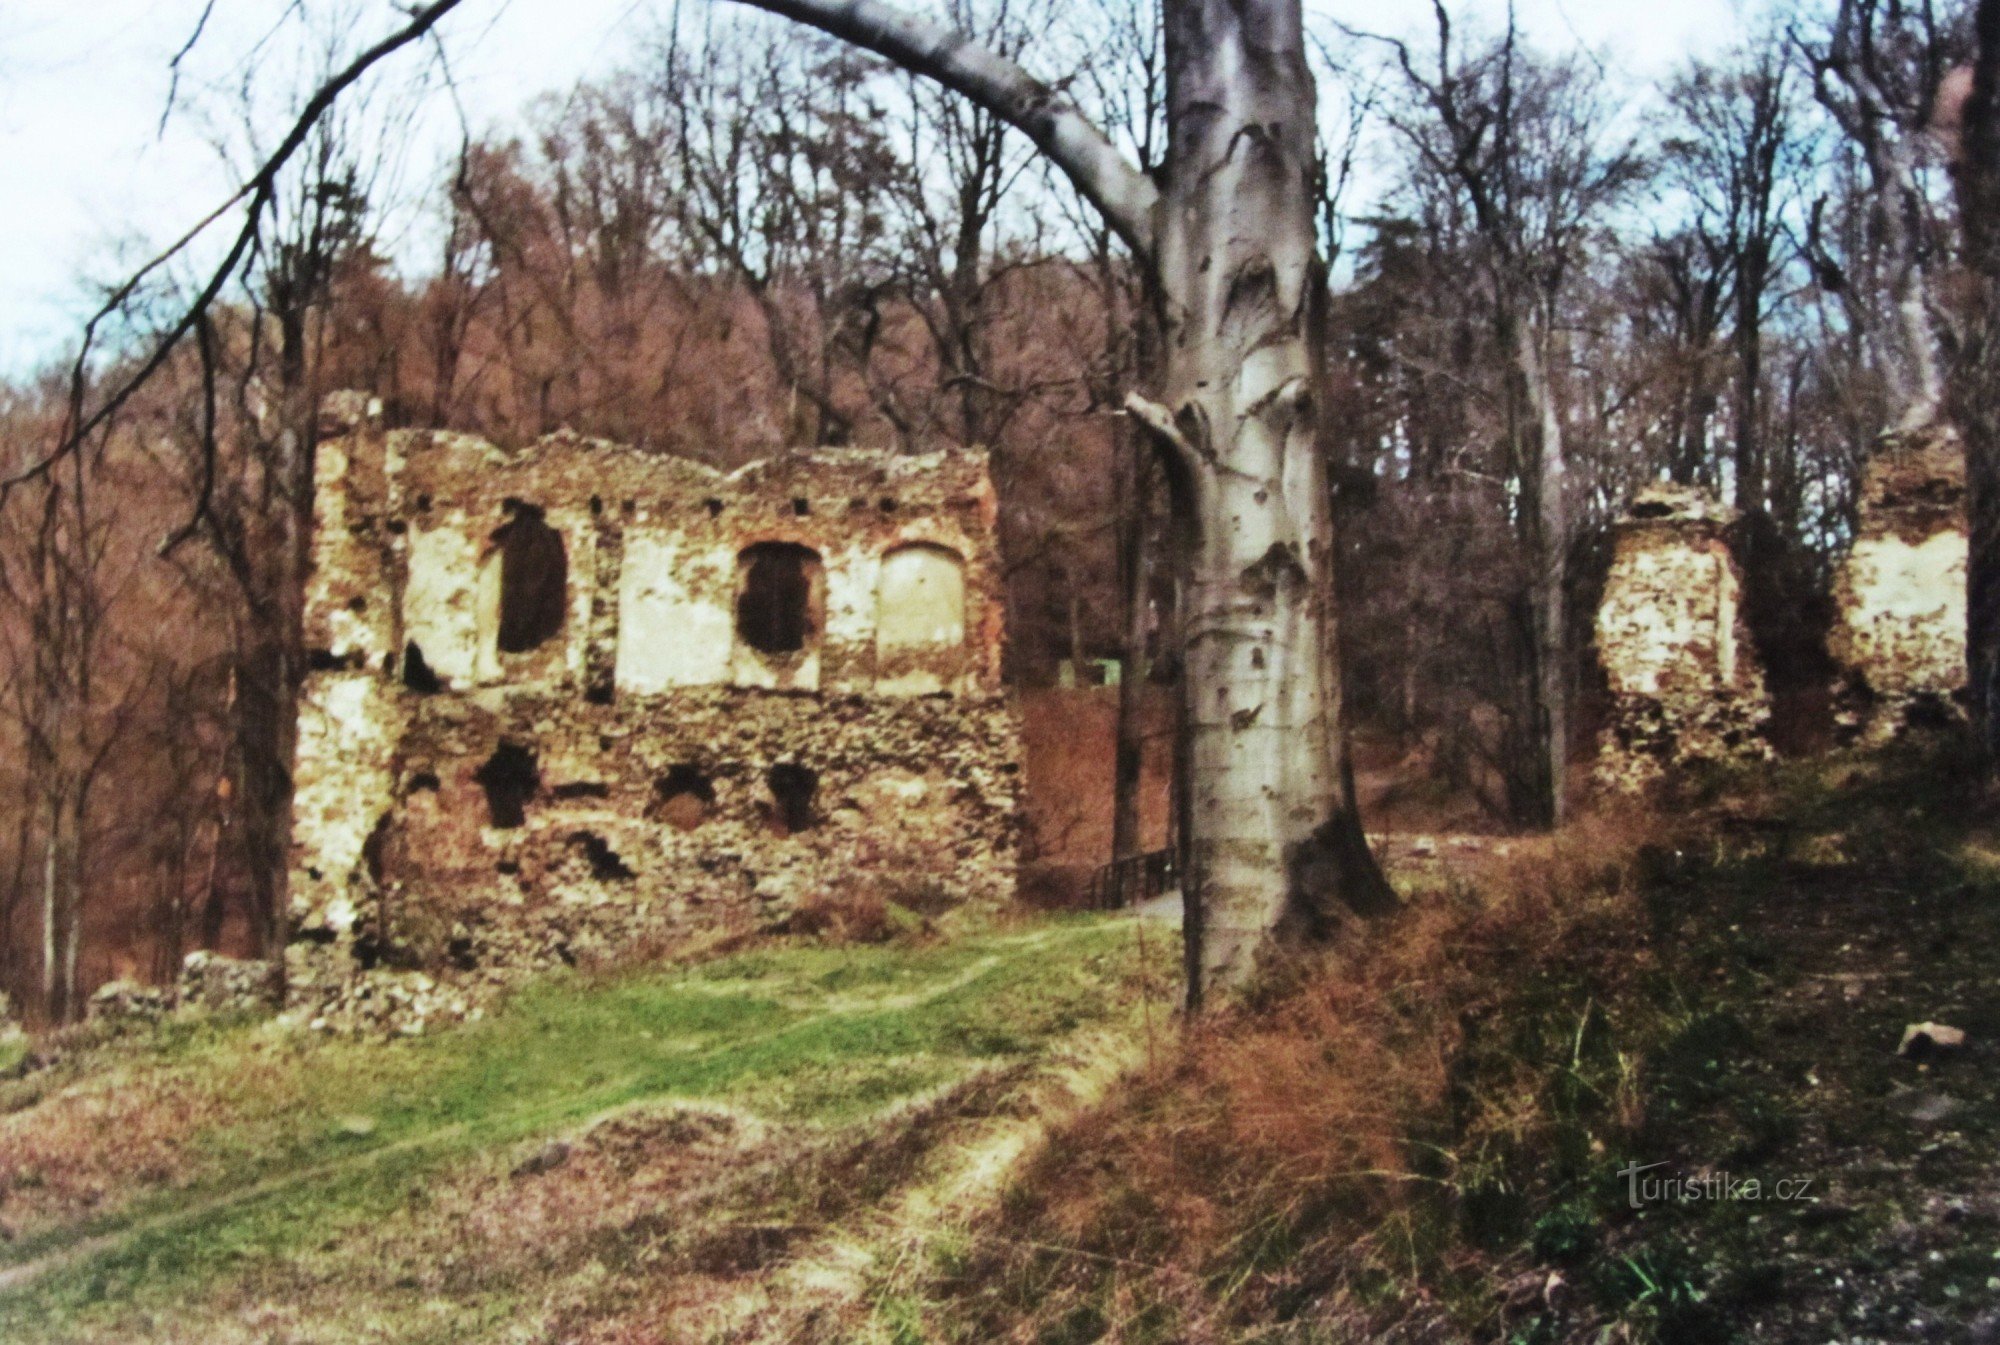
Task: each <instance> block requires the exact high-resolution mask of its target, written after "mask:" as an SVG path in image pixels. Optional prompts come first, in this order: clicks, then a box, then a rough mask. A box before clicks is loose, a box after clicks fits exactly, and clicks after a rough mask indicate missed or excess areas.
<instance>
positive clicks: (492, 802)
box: [288, 421, 1020, 1009]
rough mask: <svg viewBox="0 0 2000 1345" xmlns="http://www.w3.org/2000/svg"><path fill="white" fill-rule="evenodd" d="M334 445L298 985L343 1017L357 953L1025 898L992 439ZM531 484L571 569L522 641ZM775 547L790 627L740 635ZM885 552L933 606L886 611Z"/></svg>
mask: <svg viewBox="0 0 2000 1345" xmlns="http://www.w3.org/2000/svg"><path fill="white" fill-rule="evenodd" d="M320 468H321V470H320V479H319V490H320V505H319V506H318V509H317V514H316V524H317V529H318V531H317V533H316V537H315V549H314V559H315V571H314V574H313V577H312V587H311V589H310V591H309V609H310V614H309V623H308V629H309V639H310V640H311V641H312V643H313V648H314V649H315V650H316V651H317V653H316V655H315V659H316V662H315V668H316V671H315V672H314V673H313V674H312V675H311V676H310V677H309V679H308V687H307V690H306V698H305V699H306V707H305V709H304V710H303V711H302V720H301V726H300V727H301V749H300V760H299V768H298V800H297V819H298V820H297V826H296V835H295V863H294V871H293V889H292V890H293V918H294V926H295V929H296V930H297V931H298V934H299V937H298V939H297V940H296V941H295V944H294V947H293V950H292V956H291V957H290V958H289V960H288V965H289V970H290V973H291V979H292V983H293V996H294V999H295V1000H297V1001H299V1002H302V1003H318V1004H320V1005H322V1006H324V1005H327V1004H332V1003H335V1002H336V1001H339V1002H342V1003H344V1004H347V1006H348V1008H350V1009H351V1008H352V1007H353V1006H352V1004H351V1003H350V1002H349V1001H351V1000H353V998H354V997H355V996H357V995H364V994H366V993H371V992H370V991H368V990H366V989H363V990H356V989H355V988H354V985H355V978H356V976H357V974H359V973H361V972H365V973H366V974H367V975H366V977H365V978H364V979H367V980H369V982H370V984H371V985H376V984H379V983H381V982H382V978H384V977H393V976H398V975H400V976H405V977H414V978H418V979H420V980H421V981H422V983H423V984H424V985H426V986H430V985H433V984H445V983H454V982H455V983H458V984H460V985H465V984H470V983H472V982H484V983H491V984H497V983H499V982H501V981H504V980H506V979H508V978H510V977H512V976H514V975H517V974H519V972H520V971H521V970H524V969H527V968H531V967H537V966H548V965H554V964H558V963H563V962H572V961H577V960H580V959H581V960H593V959H614V958H617V957H620V956H625V955H629V954H631V953H633V952H636V951H640V950H643V949H645V948H648V947H656V946H667V947H671V946H672V945H673V944H674V943H676V942H677V941H684V940H685V939H687V938H691V937H696V936H698V935H700V934H702V933H706V932H712V931H715V930H718V929H731V928H745V927H751V926H756V925H762V926H767V927H768V926H772V925H782V924H783V923H785V922H786V921H787V920H788V919H789V918H790V917H791V916H792V915H793V914H794V913H795V912H796V911H797V910H798V909H799V907H800V906H801V905H802V904H805V905H811V904H815V903H834V904H838V903H840V902H843V901H853V900H865V899H868V898H870V897H875V896H885V895H886V896H888V897H891V898H894V897H896V896H897V895H898V894H901V895H903V896H905V897H909V898H910V899H911V900H916V901H922V902H926V903H929V902H935V901H940V900H981V901H999V900H1003V899H1005V898H1007V897H1008V896H1010V895H1011V892H1012V885H1013V864H1014V854H1015V846H1016V825H1017V824H1016V804H1017V799H1016V792H1017V790H1018V787H1019V780H1018V770H1019V758H1020V749H1019V741H1018V738H1019V735H1018V727H1017V725H1016V723H1015V720H1014V716H1013V712H1012V710H1011V708H1010V706H1009V705H1008V703H1007V700H1006V698H1005V695H1004V693H1003V690H1002V688H1001V686H1000V681H999V672H1000V657H1001V642H1002V603H1001V574H1000V562H999V556H998V554H997V549H996V524H997V505H996V501H995V499H994V496H993V490H992V484H991V479H990V477H989V475H988V473H987V469H986V462H985V458H984V455H983V454H978V453H971V452H962V451H950V452H940V453H933V454H928V455H923V456H917V457H893V456H889V455H883V454H876V453H821V454H811V455H788V456H785V457H780V458H776V459H773V460H770V461H766V462H762V463H755V464H752V465H750V466H748V467H745V468H742V469H740V470H738V471H736V472H734V473H729V474H723V473H718V472H715V471H713V470H712V469H709V468H707V467H705V466H703V465H701V464H698V463H694V462H690V461H687V460H684V459H674V458H666V457H660V456H656V455H647V454H641V453H637V452H634V451H632V450H628V449H623V448H620V447H617V446H615V445H607V444H600V443H595V442H589V441H582V440H576V439H573V438H567V437H557V438H552V439H548V440H544V441H543V442H541V443H540V444H537V445H534V446H532V447H530V448H527V449H524V450H522V451H521V452H519V453H505V452H502V451H500V450H498V449H495V448H494V447H493V446H491V445H489V444H486V443H484V442H483V441H480V440H477V439H474V438H470V437H467V436H462V435H453V434H433V433H417V432H395V433H390V434H383V433H382V432H381V431H380V429H379V427H378V426H376V425H374V424H372V423H368V422H366V421H363V422H361V423H356V424H354V425H353V427H352V432H351V433H348V434H344V435H341V436H339V437H337V438H335V439H334V440H332V441H330V442H329V443H328V444H327V445H326V446H325V447H324V448H323V450H322V456H321V461H320ZM524 510H525V511H527V512H529V513H532V515H533V516H534V517H535V518H536V520H537V526H544V527H546V528H549V529H552V530H553V531H554V532H555V533H556V534H558V535H559V536H560V538H561V551H562V553H563V556H564V558H565V560H566V567H567V581H566V585H565V587H564V589H563V591H562V603H563V608H562V611H561V614H560V618H559V628H558V629H557V630H556V631H555V632H554V634H553V635H552V637H551V638H549V639H547V640H546V641H544V642H543V643H541V644H539V645H537V646H536V647H534V648H531V649H527V650H525V651H523V652H519V653H508V652H504V651H503V650H501V649H500V648H499V641H498V639H497V637H496V630H497V623H498V622H499V621H500V620H501V593H500V590H501V585H502V568H503V566H502V563H501V561H500V555H499V553H500V550H501V543H500V541H499V538H500V536H501V533H502V530H503V529H505V528H507V527H508V526H510V523H511V521H512V520H514V519H516V518H517V517H520V516H521V515H522V513H523V511H524ZM760 544H772V545H776V546H779V547H781V548H786V547H789V548H810V553H812V554H814V555H816V556H817V562H816V565H815V567H814V568H813V571H812V578H811V583H812V585H813V592H812V599H811V604H812V611H811V613H810V618H809V624H810V626H811V634H810V638H808V639H807V640H806V641H805V642H804V643H805V647H804V648H803V649H799V650H794V651H783V650H781V651H777V652H766V651H763V650H759V649H757V648H753V647H751V646H750V645H749V644H748V643H746V641H745V639H744V638H743V636H742V635H741V634H740V633H739V630H738V623H737V619H736V604H737V601H738V598H739V596H740V592H741V589H742V586H743V584H744V583H745V567H744V562H743V560H742V558H743V557H744V556H745V554H746V551H747V549H748V548H753V547H757V546H759V545H760ZM911 547H917V548H923V551H922V558H921V559H911V560H903V561H898V560H895V559H893V558H894V557H896V556H897V554H898V551H899V549H900V548H911ZM787 554H788V555H805V554H807V553H805V552H788V553H787ZM885 558H891V559H890V560H889V561H888V568H889V570H890V572H891V574H892V575H903V576H905V579H903V580H900V581H899V582H898V583H897V584H892V585H891V586H890V590H889V591H890V594H891V600H892V602H899V603H900V602H905V601H907V602H909V603H912V604H915V607H914V609H913V611H911V612H906V611H902V610H900V609H896V610H892V611H891V613H890V620H889V621H888V623H887V626H886V628H885V627H884V624H883V622H882V619H881V618H882V611H881V603H882V601H883V598H882V594H883V589H882V576H883V572H884V565H885ZM908 576H914V578H909V577H908ZM954 599H956V601H954ZM885 629H886V630H887V632H888V638H887V639H886V640H884V639H878V635H880V634H882V632H883V631H884V630H885ZM961 633H962V636H963V638H962V640H959V641H957V642H956V643H954V642H953V640H952V639H951V637H952V636H954V635H958V634H961ZM496 763H499V764H498V765H496ZM785 771H791V772H792V773H793V774H792V776H791V777H788V778H784V779H781V778H780V777H781V775H782V774H783V772H785ZM510 772H511V773H510ZM801 772H803V773H804V775H803V777H802V776H801ZM800 778H805V779H807V780H808V781H809V783H808V785H807V786H805V792H806V793H807V794H808V795H809V796H810V797H809V798H807V799H806V800H805V801H804V802H803V803H802V802H801V801H800V799H799V797H797V795H798V791H799V789H800V786H799V783H798V782H799V779H800ZM676 781H677V782H679V783H678V785H677V786H676V785H675V784H674V782H676ZM689 781H693V782H694V785H693V787H692V788H690V786H689V784H688V782H689ZM496 782H497V796H496ZM516 795H518V798H516V797H515V796H516ZM496 797H497V801H496ZM510 800H511V802H510ZM510 809H512V810H513V811H512V812H510ZM516 814H518V815H516ZM343 996H344V997H346V998H345V999H343V998H342V997H343ZM461 1007H462V1005H461Z"/></svg>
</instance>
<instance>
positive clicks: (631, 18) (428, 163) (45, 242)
mask: <svg viewBox="0 0 2000 1345" xmlns="http://www.w3.org/2000/svg"><path fill="white" fill-rule="evenodd" d="M710 2H713V0H684V3H686V4H687V5H690V6H692V5H699V4H703V3H710ZM344 3H346V4H347V5H348V7H349V8H350V10H351V16H350V17H351V22H350V24H349V28H350V31H351V32H353V33H354V34H356V35H373V34H377V33H382V32H386V31H389V30H390V29H391V28H392V27H393V26H394V23H395V11H394V9H393V8H392V7H391V6H390V5H389V4H388V3H385V0H344ZM1308 4H1309V7H1311V8H1315V9H1320V10H1324V11H1325V12H1329V13H1332V14H1335V15H1338V16H1339V17H1342V18H1344V19H1347V20H1348V21H1349V22H1352V23H1354V24H1356V25H1358V26H1366V27H1369V28H1372V29H1376V30H1381V31H1390V32H1396V31H1401V32H1409V31H1411V29H1412V27H1413V26H1414V25H1415V24H1417V23H1418V22H1419V21H1420V19H1421V18H1422V16H1423V15H1425V14H1427V13H1428V8H1429V7H1428V5H1427V4H1422V3H1419V0H1308ZM671 5H672V0H469V2H468V3H467V4H466V5H465V7H464V9H463V11H462V12H461V13H459V14H456V15H454V16H453V18H452V20H451V21H450V23H449V25H448V27H447V29H446V30H445V41H446V45H447V50H448V52H449V58H450V62H451V66H452V70H453V74H454V77H455V83H456V85H457V87H458V89H459V93H460V98H461V101H462V103H463V105H464V107H465V110H466V115H467V119H468V120H469V121H470V122H471V123H472V124H473V126H474V127H475V129H482V128H486V127H490V126H493V125H496V124H506V123H507V122H508V121H509V120H510V119H511V118H512V117H513V116H514V114H515V113H517V112H518V111H519V109H520V108H521V107H522V105H523V104H525V103H526V102H527V101H528V100H529V99H531V98H532V97H534V96H535V95H536V94H538V93H543V92H548V91H552V90H560V89H566V88H568V87H569V86H571V85H573V84H574V83H575V82H576V81H577V80H578V79H579V78H581V77H583V76H585V75H588V74H590V73H592V72H594V71H601V70H603V69H605V68H607V67H609V66H611V65H614V64H615V63H616V62H617V60H618V58H619V56H620V54H621V51H622V49H623V45H624V44H625V43H626V42H628V41H630V40H631V39H632V38H633V37H634V36H635V35H636V34H637V33H639V32H641V31H643V30H644V28H645V26H646V25H647V24H649V23H652V22H657V21H658V17H659V15H661V14H663V13H664V12H666V11H667V10H668V9H669V8H670V7H671ZM204 7H205V0H87V2H85V3H79V0H0V371H16V372H18V371H20V370H22V369H24V368H26V367H28V366H30V365H32V364H33V363H35V362H37V361H39V360H41V359H45V358H46V357H48V356H49V355H50V354H51V353H53V352H55V351H57V350H59V349H60V348H61V347H62V346H63V345H64V344H66V343H67V342H68V341H70V340H72V339H73V337H74V334H75V332H76V331H77V328H78V323H79V321H80V318H81V315H82V313H83V312H85V311H87V305H86V303H85V302H84V300H85V296H86V294H87V290H86V287H85V285H84V284H83V280H84V278H86V277H90V278H99V279H102V278H106V277H110V276H113V275H115V274H117V272H118V270H119V269H120V265H121V262H123V261H127V260H129V259H131V258H133V257H136V256H139V255H142V250H143V249H145V248H146V246H147V245H149V244H150V245H153V246H157V245H159V244H160V243H162V242H164V241H166V240H168V239H171V238H173V237H175V236H177V235H178V234H179V233H181V232H182V231H183V230H184V229H185V228H186V227H187V226H188V225H190V224H191V223H193V222H194V221H195V220H197V219H199V218H201V217H202V216H203V215H204V214H206V213H207V212H208V210H210V209H211V208H213V206H214V204H215V203H216V202H217V201H218V200H219V199H220V198H221V197H222V196H224V195H226V194H227V192H228V190H229V188H230V187H231V186H232V185H233V177H232V175H231V172H230V170H229V168H228V166H227V165H226V164H225V163H224V161H223V159H222V156H221V155H219V154H218V152H217V150H216V149H215V148H214V145H213V140H214V135H213V125H214V123H212V122H211V123H208V124H205V123H204V121H203V120H202V119H201V118H200V117H196V116H189V115H183V116H177V117H174V118H171V119H169V121H168V123H167V127H166V130H165V132H164V133H161V131H160V119H161V113H162V110H163V109H164V108H165V107H166V105H167V99H168V90H169V87H170V80H171V75H170V66H171V62H172V59H173V56H174V53H175V52H176V51H177V50H179V49H180V48H181V47H182V45H183V44H185V43H186V42H187V40H188V38H189V35H190V34H191V33H193V32H194V30H195V26H196V22H197V20H198V19H199V17H200V16H201V14H202V11H203V9H204ZM1736 7H1737V6H1736V0H1676V2H1675V3H1659V2H1658V0H1650V2H1649V0H1636V2H1635V0H1615V2H1612V0H1519V3H1518V10H1519V13H1520V15H1521V18H1522V21H1523V24H1524V26H1525V27H1526V28H1527V30H1528V31H1529V32H1530V33H1531V34H1532V35H1533V36H1534V37H1535V39H1536V40H1537V41H1538V42H1539V43H1540V44H1541V45H1543V46H1545V47H1550V48H1558V47H1567V46H1574V45H1576V44H1579V43H1581V44H1583V45H1586V46H1588V47H1590V48H1592V49H1593V50H1597V51H1600V52H1602V53H1603V54H1604V55H1605V56H1606V57H1607V59H1608V60H1609V61H1610V62H1611V63H1612V64H1613V65H1614V66H1615V67H1616V68H1618V69H1619V70H1621V71H1624V72H1628V73H1630V74H1632V75H1634V76H1636V77H1640V78H1644V77H1648V76H1652V75H1656V74H1658V73H1660V72H1661V71H1663V70H1665V69H1669V68H1671V67H1672V66H1674V65H1676V64H1678V63H1679V62H1680V61H1681V60H1682V59H1683V58H1684V57H1685V56H1686V55H1688V54H1689V53H1691V52H1698V51H1706V50H1709V49H1711V48H1713V47H1714V46H1715V45H1716V44H1717V43H1719V42H1724V41H1727V40H1728V38H1729V36H1730V35H1731V34H1732V33H1733V32H1735V31H1736V30H1737V20H1736V17H1735V14H1736ZM286 8H287V0H214V9H213V13H212V15H211V17H210V19H209V22H208V25H207V28H206V29H205V30H204V32H203V35H202V39H201V41H200V43H199V44H197V46H196V47H195V49H194V51H193V53H192V54H191V56H190V57H189V59H188V61H187V62H186V74H185V76H184V86H192V87H195V88H198V89H207V90H210V91H214V90H218V89H228V88H233V87H235V86H236V85H238V84H239V83H240V82H241V79H242V77H243V74H244V72H245V71H246V70H255V71H256V72H258V73H259V74H260V75H261V76H263V77H265V79H266V82H267V83H271V84H273V85H279V84H282V83H283V82H284V81H283V80H282V79H278V80H272V79H270V78H269V76H270V75H271V73H272V67H274V66H276V65H280V64H282V62H283V61H284V60H285V59H286V56H285V53H286V52H289V51H291V50H293V49H294V48H295V47H296V41H297V37H298V34H297V33H296V32H291V33H287V34H286V35H285V36H283V37H281V38H280V39H278V40H277V41H274V42H271V43H269V44H266V45H264V46H262V47H260V45H259V43H260V39H263V38H264V37H266V36H267V35H268V33H269V31H270V29H271V26H272V24H273V23H275V22H276V21H277V20H278V19H279V17H280V16H281V14H282V13H283V12H284V11H285V10H286ZM1454 9H1456V10H1460V11H1483V12H1486V13H1489V14H1491V15H1493V16H1495V17H1497V16H1499V15H1501V14H1504V7H1503V3H1502V0H1458V2H1457V3H1456V4H1455V5H1454ZM405 60H406V62H407V63H409V64H411V65H416V64H418V63H419V62H420V60H421V58H417V59H416V60H412V59H411V58H410V57H408V56H407V55H406V57H405ZM211 105H213V100H211ZM426 106H427V109H428V111H427V114H426V118H425V120H424V122H423V123H422V124H421V125H420V126H418V127H417V128H416V129H415V130H414V131H413V132H411V133H410V134H409V135H408V136H406V137H402V138H401V139H402V141H403V143H404V145H405V149H406V152H407V160H406V162H405V164H404V167H403V171H404V174H405V177H406V179H407V180H409V181H412V182H421V181H423V180H426V175H428V174H431V173H433V172H434V171H435V170H436V167H437V165H438V164H439V163H441V162H442V161H443V158H444V156H445V155H446V154H448V153H449V150H450V148H451V147H452V146H455V145H456V144H457V142H458V136H459V130H458V127H459V120H458V114H457V111H456V110H455V109H454V108H453V106H452V105H451V102H450V100H449V99H445V98H435V99H431V100H429V101H428V103H427V104H426Z"/></svg>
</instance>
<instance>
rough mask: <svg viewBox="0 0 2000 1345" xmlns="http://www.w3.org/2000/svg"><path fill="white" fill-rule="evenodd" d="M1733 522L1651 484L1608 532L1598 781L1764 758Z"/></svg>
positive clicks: (1682, 491) (1759, 686) (1624, 781)
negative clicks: (1604, 718) (1607, 700)
mask: <svg viewBox="0 0 2000 1345" xmlns="http://www.w3.org/2000/svg"><path fill="white" fill-rule="evenodd" d="M1732 521H1733V520H1732V517H1731V515H1730V513H1729V512H1728V511H1727V510H1726V509H1724V508H1723V507H1722V506H1721V505H1719V504H1717V503H1715V502H1714V501H1713V500H1711V499H1709V498H1708V497H1707V496H1705V495H1703V494H1702V493H1700V492H1698V491H1694V490H1689V489H1686V488H1682V487H1673V486H1651V487H1648V488H1647V489H1646V490H1644V491H1642V492H1641V493H1640V495H1639V496H1638V498H1637V499H1636V500H1634V501H1633V504H1632V507H1631V509H1630V510H1629V511H1628V512H1627V514H1626V516H1625V517H1624V518H1623V519H1621V520H1620V521H1619V522H1618V524H1617V525H1616V529H1615V531H1616V540H1615V543H1614V548H1615V549H1614V551H1613V555H1612V562H1611V571H1610V574H1609V576H1608V577H1607V579H1606V581H1605V588H1604V598H1603V602H1602V604H1601V605H1600V606H1599V608H1598V611H1597V654H1598V659H1599V661H1600V662H1601V664H1602V666H1603V668H1604V674H1605V679H1606V681H1607V682H1608V683H1609V685H1610V689H1611V696H1612V707H1611V716H1610V722H1609V724H1608V725H1607V727H1606V729H1605V733H1604V736H1603V739H1602V741H1601V742H1600V744H1599V750H1598V762H1597V770H1596V774H1597V778H1598V780H1599V781H1600V782H1601V783H1602V784H1604V785H1607V786H1609V787H1612V788H1617V789H1625V790H1634V789H1639V788H1642V787H1644V786H1645V785H1647V784H1648V783H1650V782H1651V781H1653V780H1655V779H1657V778H1658V777H1659V776H1660V775H1661V773H1662V772H1664V771H1666V770H1668V769H1671V768H1676V767H1683V766H1687V765H1691V764H1694V763H1696V762H1702V761H1718V762H1720V761H1730V760H1755V759H1758V758H1761V757H1765V756H1768V755H1769V747H1768V745H1767V744H1766V742H1765V740H1764V737H1763V726H1764V723H1765V721H1766V720H1768V719H1769V717H1770V702H1769V698H1768V696H1767V695H1766V692H1765V688H1764V677H1763V671H1762V669H1761V668H1760V667H1759V666H1758V664H1757V656H1756V650H1755V648H1754V646H1753V645H1752V644H1751V642H1750V634H1749V628H1748V626H1747V624H1746V622H1745V620H1744V616H1743V606H1742V592H1743V580H1742V575H1741V573H1740V572H1739V570H1738V568H1737V565H1736V560H1735V558H1734V556H1733V555H1732V554H1731V552H1730V549H1729V542H1728V536H1727V529H1728V526H1729V524H1730V523H1731V522H1732Z"/></svg>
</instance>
